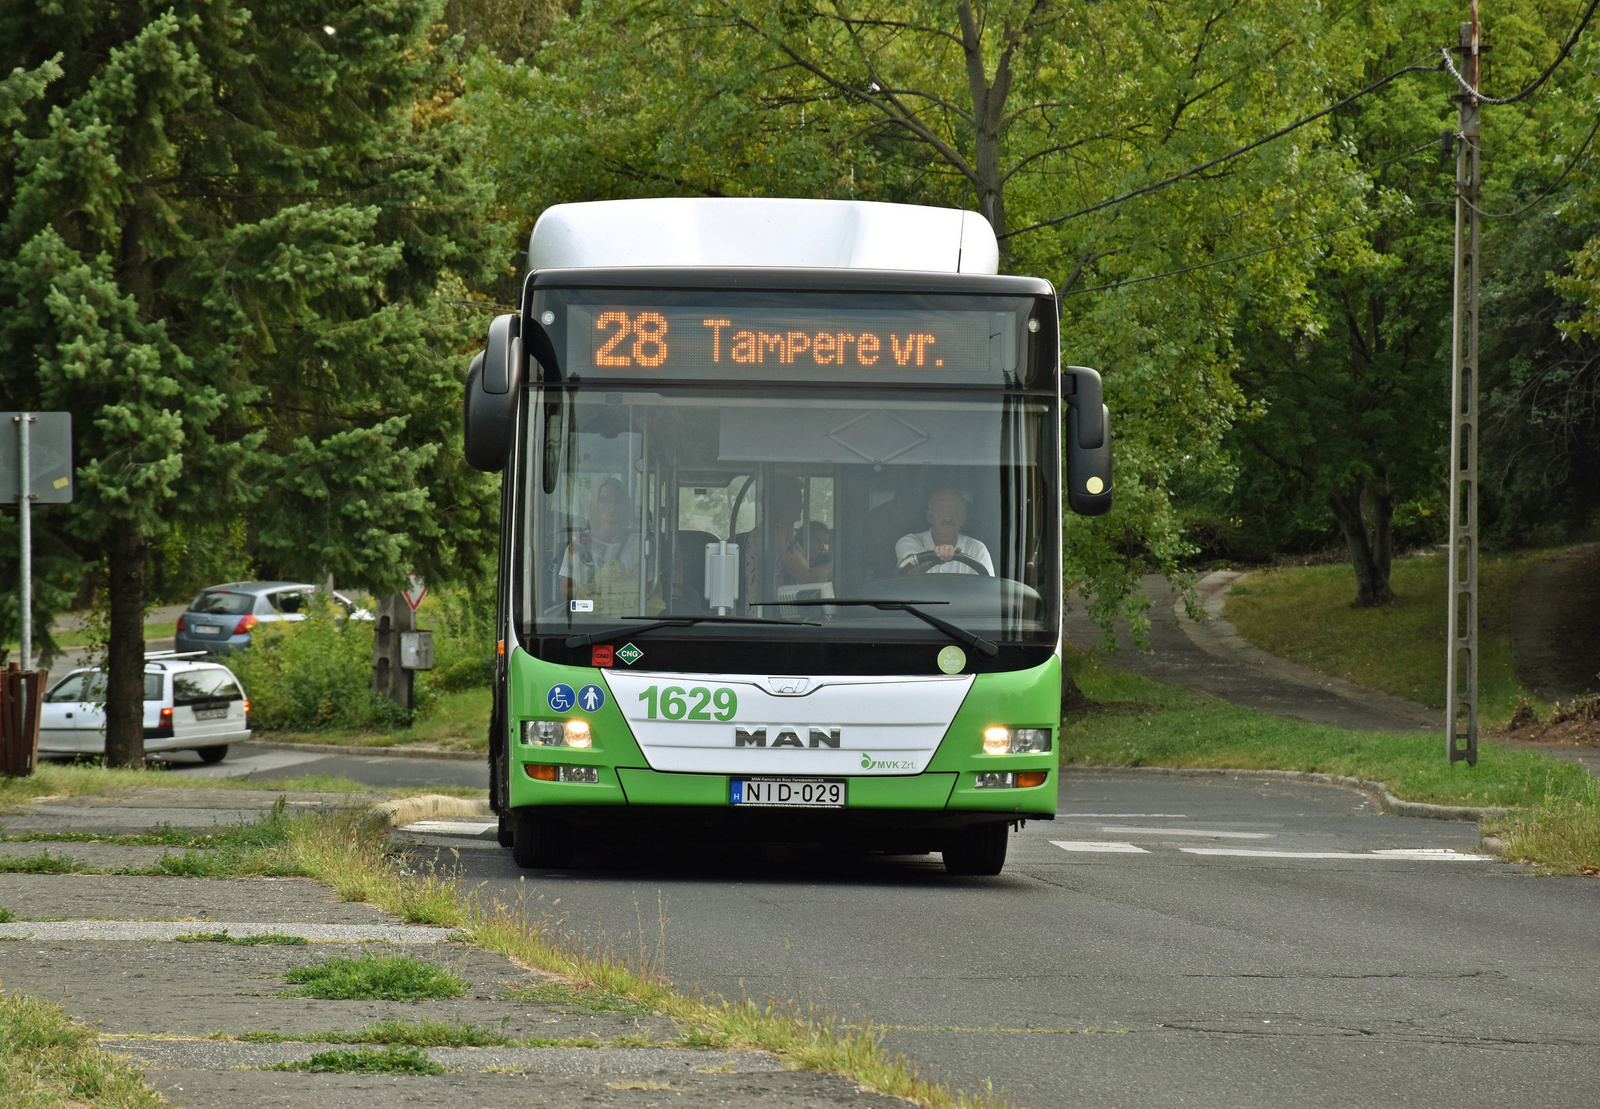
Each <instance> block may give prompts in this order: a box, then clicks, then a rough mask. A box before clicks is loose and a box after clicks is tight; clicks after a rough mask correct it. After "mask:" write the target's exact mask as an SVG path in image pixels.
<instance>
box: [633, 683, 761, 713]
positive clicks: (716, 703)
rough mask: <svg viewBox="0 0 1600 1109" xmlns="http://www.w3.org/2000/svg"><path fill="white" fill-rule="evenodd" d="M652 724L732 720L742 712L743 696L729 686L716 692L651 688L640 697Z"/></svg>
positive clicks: (698, 686)
mask: <svg viewBox="0 0 1600 1109" xmlns="http://www.w3.org/2000/svg"><path fill="white" fill-rule="evenodd" d="M639 700H641V701H643V702H644V703H645V715H646V717H647V718H648V719H650V720H723V721H727V720H732V719H733V717H734V714H735V713H737V712H738V711H739V695H738V694H737V693H735V692H734V691H733V690H731V689H729V688H728V687H727V686H719V687H718V688H717V689H715V690H711V689H708V688H706V687H705V686H703V685H697V686H694V687H692V688H690V689H684V688H683V687H682V686H681V685H669V686H667V687H666V688H664V689H663V688H661V687H659V686H654V685H653V686H651V687H650V688H649V689H647V690H645V691H644V692H643V693H641V694H639Z"/></svg>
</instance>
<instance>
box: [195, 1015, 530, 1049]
mask: <svg viewBox="0 0 1600 1109" xmlns="http://www.w3.org/2000/svg"><path fill="white" fill-rule="evenodd" d="M213 1039H219V1040H239V1041H242V1042H244V1043H255V1044H283V1043H319V1044H404V1045H408V1046H411V1047H527V1046H543V1045H544V1044H546V1043H549V1042H551V1041H548V1040H540V1041H537V1042H530V1041H524V1040H515V1039H512V1038H510V1037H508V1036H506V1035H505V1034H504V1033H501V1032H496V1031H494V1030H493V1029H491V1028H479V1027H478V1026H477V1025H474V1024H465V1023H463V1022H460V1021H444V1020H429V1019H427V1018H426V1017H424V1018H423V1020H422V1021H421V1023H419V1024H411V1023H408V1022H407V1021H403V1020H385V1021H379V1022H378V1023H376V1024H369V1025H367V1026H366V1027H365V1028H363V1029H361V1031H359V1032H309V1033H306V1032H296V1033H294V1034H293V1035H287V1034H285V1033H283V1032H246V1033H244V1034H243V1035H238V1036H223V1035H218V1036H215V1037H213Z"/></svg>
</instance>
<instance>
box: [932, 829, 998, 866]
mask: <svg viewBox="0 0 1600 1109" xmlns="http://www.w3.org/2000/svg"><path fill="white" fill-rule="evenodd" d="M1010 836H1011V826H1010V825H1009V824H980V825H979V826H978V827H976V828H968V829H967V830H966V831H963V832H957V833H956V834H955V836H954V837H953V838H952V839H951V840H950V841H949V842H948V843H947V844H945V848H944V868H945V870H946V871H947V872H948V873H950V874H999V873H1000V870H1001V868H1002V867H1004V866H1005V865H1006V844H1007V842H1008V841H1009V840H1010Z"/></svg>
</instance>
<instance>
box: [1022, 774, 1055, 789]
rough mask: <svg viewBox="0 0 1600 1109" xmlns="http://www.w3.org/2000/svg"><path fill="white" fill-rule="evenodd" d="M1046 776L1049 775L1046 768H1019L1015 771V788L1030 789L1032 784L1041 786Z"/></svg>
mask: <svg viewBox="0 0 1600 1109" xmlns="http://www.w3.org/2000/svg"><path fill="white" fill-rule="evenodd" d="M1048 777H1050V772H1049V771H1048V770H1019V771H1017V788H1018V789H1031V788H1032V787H1034V786H1042V785H1044V783H1045V779H1046V778H1048Z"/></svg>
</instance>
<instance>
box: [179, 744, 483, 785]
mask: <svg viewBox="0 0 1600 1109" xmlns="http://www.w3.org/2000/svg"><path fill="white" fill-rule="evenodd" d="M374 750H375V749H374V748H364V749H363V748H352V749H351V753H349V754H344V753H339V754H330V753H328V752H325V751H297V750H294V749H292V748H289V747H287V746H280V747H268V746H263V745H258V744H253V743H238V744H234V745H233V747H232V748H231V749H230V750H229V752H228V757H227V758H225V759H224V760H223V761H222V762H219V763H216V764H214V765H209V766H208V765H206V764H204V763H202V762H201V761H200V756H198V755H196V754H195V753H194V752H193V751H171V752H162V754H161V756H160V757H161V759H162V761H163V762H165V763H167V765H168V766H170V767H171V768H172V770H173V771H174V772H176V773H179V774H184V775H187V776H190V777H201V778H244V779H246V780H247V781H252V782H270V781H278V780H282V779H285V778H306V777H312V776H315V775H318V774H327V775H329V776H331V777H335V778H348V779H350V780H351V781H354V782H360V783H361V784H362V785H367V786H374V787H376V788H379V789H384V788H389V787H393V786H406V787H412V786H466V787H468V788H472V789H488V788H489V764H488V760H487V759H486V758H483V757H477V758H472V759H430V758H408V757H402V756H398V755H381V754H374V753H371V752H372V751H374Z"/></svg>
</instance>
